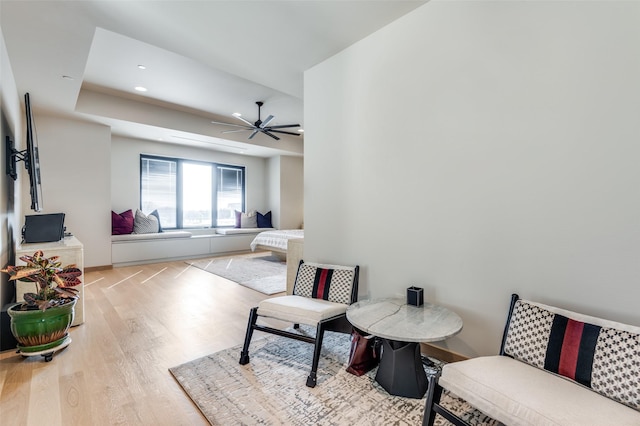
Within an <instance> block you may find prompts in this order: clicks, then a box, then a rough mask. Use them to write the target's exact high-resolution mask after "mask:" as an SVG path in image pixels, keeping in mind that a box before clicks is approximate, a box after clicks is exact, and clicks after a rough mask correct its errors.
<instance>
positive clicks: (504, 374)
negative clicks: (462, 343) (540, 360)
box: [438, 356, 640, 426]
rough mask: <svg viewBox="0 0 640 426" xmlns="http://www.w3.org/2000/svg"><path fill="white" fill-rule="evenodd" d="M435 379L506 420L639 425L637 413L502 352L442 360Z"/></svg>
mask: <svg viewBox="0 0 640 426" xmlns="http://www.w3.org/2000/svg"><path fill="white" fill-rule="evenodd" d="M438 382H439V384H440V385H441V386H442V387H444V388H445V389H448V390H449V391H451V392H453V393H454V394H456V395H457V396H459V397H461V398H463V399H464V400H466V401H467V402H469V403H470V404H471V405H473V406H474V407H476V408H478V409H479V410H480V411H482V412H483V413H485V414H487V415H488V416H490V417H492V418H494V419H496V420H498V421H500V422H502V423H504V424H507V425H516V424H517V425H557V426H572V425H576V426H584V425H616V426H622V425H636V426H637V425H638V424H640V414H639V413H638V412H637V411H635V410H633V409H631V408H629V407H627V406H625V405H623V404H620V403H617V402H615V401H613V400H611V399H609V398H606V397H604V396H602V395H599V394H598V393H596V392H594V391H593V390H590V389H589V388H586V387H584V386H581V385H579V384H577V383H576V382H574V381H571V380H568V379H566V378H563V377H561V376H558V375H555V374H553V373H550V372H548V371H545V370H543V369H539V368H536V367H533V366H531V365H528V364H526V363H524V362H521V361H518V360H514V359H512V358H510V357H506V356H486V357H479V358H472V359H469V360H466V361H461V362H456V363H451V364H446V365H445V366H444V367H443V368H442V376H441V377H440V379H439V380H438Z"/></svg>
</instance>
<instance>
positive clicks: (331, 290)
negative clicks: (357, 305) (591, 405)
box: [240, 260, 360, 387]
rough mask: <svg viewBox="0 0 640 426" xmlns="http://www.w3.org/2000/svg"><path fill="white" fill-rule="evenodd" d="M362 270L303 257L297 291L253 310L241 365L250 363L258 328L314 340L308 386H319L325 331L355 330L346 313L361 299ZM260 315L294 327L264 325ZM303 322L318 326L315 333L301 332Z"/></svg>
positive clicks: (297, 275) (263, 303) (272, 299)
mask: <svg viewBox="0 0 640 426" xmlns="http://www.w3.org/2000/svg"><path fill="white" fill-rule="evenodd" d="M359 270H360V268H359V266H338V265H324V264H319V263H310V262H305V261H304V260H301V261H300V264H299V265H298V272H297V274H296V280H295V284H294V287H293V294H290V295H286V296H278V297H273V298H270V299H265V300H263V301H262V302H260V303H259V304H258V306H256V307H255V308H252V309H251V310H250V312H249V323H248V325H247V333H246V335H245V339H244V347H243V348H242V353H241V354H240V364H242V365H245V364H247V363H248V362H249V345H250V344H251V337H252V335H253V331H254V330H260V331H265V332H267V333H272V334H277V335H279V336H284V337H290V338H292V339H296V340H301V341H303V342H308V343H313V344H314V345H315V349H314V352H313V361H312V364H311V373H310V374H309V377H307V386H309V387H315V385H316V372H317V370H318V362H319V360H320V351H321V349H322V339H323V337H324V332H325V331H327V330H330V331H338V332H342V333H350V332H351V330H352V327H351V325H350V324H349V322H348V321H347V318H346V312H347V307H348V306H349V305H350V304H352V303H354V302H356V300H357V298H358V274H359ZM259 317H263V318H273V319H277V320H282V321H286V322H290V323H293V328H294V330H281V329H277V328H273V327H270V326H267V325H260V324H258V323H257V321H258V318H259ZM299 324H306V325H310V326H314V327H316V333H315V336H308V335H305V334H302V333H300V332H298V331H297V329H298V328H299Z"/></svg>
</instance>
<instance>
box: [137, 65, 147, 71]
mask: <svg viewBox="0 0 640 426" xmlns="http://www.w3.org/2000/svg"><path fill="white" fill-rule="evenodd" d="M138 69H140V70H146V69H147V67H145V66H144V65H138Z"/></svg>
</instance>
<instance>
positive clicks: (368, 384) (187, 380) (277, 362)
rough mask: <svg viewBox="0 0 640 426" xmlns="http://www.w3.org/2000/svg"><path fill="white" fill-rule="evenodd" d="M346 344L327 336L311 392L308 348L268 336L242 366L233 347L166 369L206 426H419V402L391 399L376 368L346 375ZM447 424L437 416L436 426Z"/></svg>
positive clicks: (473, 415)
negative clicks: (380, 384) (315, 384)
mask: <svg viewBox="0 0 640 426" xmlns="http://www.w3.org/2000/svg"><path fill="white" fill-rule="evenodd" d="M349 345H350V343H349V336H348V335H345V334H339V333H333V332H327V333H326V334H325V338H324V342H323V353H322V356H321V358H320V365H319V367H318V384H317V386H316V387H315V388H308V387H307V386H305V381H306V378H307V375H308V374H309V370H310V366H311V358H312V354H313V345H311V344H309V343H304V342H299V341H296V340H292V339H288V338H284V337H279V336H271V335H270V336H269V337H266V338H257V339H254V340H253V341H252V342H251V347H250V349H249V354H250V356H251V362H250V363H249V364H247V365H244V366H242V365H240V364H238V359H239V357H240V350H241V346H237V347H234V348H231V349H227V350H224V351H221V352H217V353H215V354H212V355H209V356H206V357H203V358H200V359H196V360H194V361H191V362H188V363H186V364H182V365H180V366H177V367H174V368H170V369H169V371H170V372H171V374H173V376H174V377H175V379H176V380H177V381H178V383H179V384H180V385H181V386H182V388H183V389H184V391H185V392H186V393H187V394H188V395H189V397H190V398H191V399H192V400H193V402H194V403H195V404H196V406H197V407H198V408H199V409H200V410H201V411H202V413H203V414H204V416H205V417H206V418H207V420H208V421H209V422H210V423H211V424H212V425H256V424H260V425H284V424H286V425H311V424H313V425H367V426H369V425H419V424H422V415H423V411H424V404H425V400H424V399H411V398H403V397H397V396H391V395H389V394H388V393H387V392H386V391H385V390H384V389H382V388H381V387H380V386H379V385H378V384H377V383H376V382H375V380H374V377H375V373H376V370H375V369H374V370H372V371H370V372H369V373H367V374H366V375H363V376H361V377H356V376H354V375H352V374H350V373H347V372H346V371H345V368H346V363H347V360H348V353H349ZM427 372H429V371H427ZM442 401H443V402H444V403H446V404H447V405H448V406H449V407H450V408H451V410H452V411H454V412H467V413H468V415H467V416H465V417H467V420H468V421H470V423H471V424H478V425H479V424H488V425H492V424H493V423H492V421H491V419H488V418H486V416H484V415H483V414H482V413H479V412H477V411H474V410H473V409H472V408H471V407H470V406H469V405H468V404H466V403H464V401H462V400H459V399H457V398H453V397H451V396H450V395H447V394H445V395H443V399H442ZM485 422H486V423H485ZM446 424H449V423H448V422H446V421H445V420H444V419H442V418H440V417H439V416H438V418H437V419H436V425H446Z"/></svg>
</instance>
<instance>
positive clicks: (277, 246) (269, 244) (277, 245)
mask: <svg viewBox="0 0 640 426" xmlns="http://www.w3.org/2000/svg"><path fill="white" fill-rule="evenodd" d="M294 238H304V230H303V229H281V230H275V231H264V232H261V233H259V234H258V235H256V237H255V238H254V239H253V241H252V242H251V244H250V247H251V250H252V251H255V250H256V249H258V248H260V249H264V250H271V251H276V252H280V253H286V252H287V244H288V242H289V240H290V239H294Z"/></svg>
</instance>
